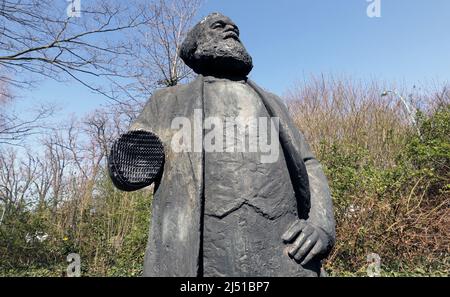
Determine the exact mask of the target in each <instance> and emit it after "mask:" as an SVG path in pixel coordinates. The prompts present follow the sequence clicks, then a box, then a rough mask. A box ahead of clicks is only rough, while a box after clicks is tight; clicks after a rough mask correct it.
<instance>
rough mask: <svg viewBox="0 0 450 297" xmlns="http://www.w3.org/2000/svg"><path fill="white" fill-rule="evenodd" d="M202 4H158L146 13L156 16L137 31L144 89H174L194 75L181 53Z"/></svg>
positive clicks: (173, 0) (175, 0)
mask: <svg viewBox="0 0 450 297" xmlns="http://www.w3.org/2000/svg"><path fill="white" fill-rule="evenodd" d="M202 3H203V1H202V0H157V1H154V2H152V3H150V4H149V8H148V9H147V10H146V11H151V12H153V17H152V18H151V20H150V21H149V22H148V23H147V24H146V26H144V27H141V28H139V30H138V31H139V33H140V34H139V36H138V38H140V39H141V40H143V42H141V48H140V52H139V55H140V56H141V59H140V60H139V62H140V64H139V66H140V67H139V68H140V69H141V70H142V73H141V75H140V76H139V82H140V86H141V87H142V89H144V90H152V89H154V88H155V87H161V86H174V85H176V84H178V82H180V81H182V80H184V79H186V78H188V77H189V76H190V75H191V74H192V72H191V70H190V69H189V68H188V67H187V66H186V65H185V64H184V63H183V61H181V59H180V56H179V49H180V47H181V43H182V42H183V40H184V38H185V36H186V34H187V32H188V30H189V29H190V27H191V26H192V23H193V21H194V20H195V17H196V15H197V12H198V10H199V8H200V6H201V5H202ZM148 19H150V18H149V17H148Z"/></svg>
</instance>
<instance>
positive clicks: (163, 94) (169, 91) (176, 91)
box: [152, 78, 201, 100]
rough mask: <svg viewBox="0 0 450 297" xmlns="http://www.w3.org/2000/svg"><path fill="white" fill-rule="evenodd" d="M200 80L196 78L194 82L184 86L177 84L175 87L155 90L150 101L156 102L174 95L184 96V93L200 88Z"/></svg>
mask: <svg viewBox="0 0 450 297" xmlns="http://www.w3.org/2000/svg"><path fill="white" fill-rule="evenodd" d="M199 83H201V80H200V78H196V79H195V80H193V81H191V82H188V83H185V84H177V85H175V86H170V87H164V88H161V89H157V90H156V91H155V92H154V93H153V96H152V99H156V100H158V99H159V98H167V97H171V96H175V95H180V94H184V93H186V92H190V91H192V90H194V89H198V88H201V85H199Z"/></svg>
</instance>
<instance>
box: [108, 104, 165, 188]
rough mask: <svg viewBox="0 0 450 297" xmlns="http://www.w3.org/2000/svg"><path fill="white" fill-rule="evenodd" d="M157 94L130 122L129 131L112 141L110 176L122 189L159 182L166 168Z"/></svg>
mask: <svg viewBox="0 0 450 297" xmlns="http://www.w3.org/2000/svg"><path fill="white" fill-rule="evenodd" d="M155 97H156V96H152V98H151V99H150V100H149V101H148V102H147V104H146V105H145V107H144V110H143V111H142V112H141V114H140V115H139V116H138V118H137V119H136V120H135V121H134V122H133V123H132V124H131V126H130V128H129V131H128V132H126V133H124V134H122V135H120V136H119V137H118V139H116V141H114V143H113V144H112V147H111V150H110V154H109V156H108V169H109V175H110V177H111V179H112V181H113V183H114V185H115V186H116V187H117V188H119V189H120V190H123V191H135V190H139V189H141V188H144V187H146V186H149V185H151V184H152V183H154V182H156V183H158V181H159V179H160V177H161V174H162V170H163V168H164V159H165V158H164V157H165V153H164V145H163V143H162V141H161V139H160V138H159V135H158V126H157V125H156V119H157V115H158V111H157V107H158V106H157V102H156V100H155Z"/></svg>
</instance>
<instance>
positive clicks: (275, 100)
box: [247, 80, 286, 108]
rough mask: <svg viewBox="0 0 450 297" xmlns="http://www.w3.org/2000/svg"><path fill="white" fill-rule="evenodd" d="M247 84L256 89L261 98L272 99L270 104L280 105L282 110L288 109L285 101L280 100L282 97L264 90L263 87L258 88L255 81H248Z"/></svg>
mask: <svg viewBox="0 0 450 297" xmlns="http://www.w3.org/2000/svg"><path fill="white" fill-rule="evenodd" d="M247 83H248V84H249V85H250V86H251V87H252V88H253V89H255V90H256V91H257V92H258V93H259V95H260V96H262V97H263V98H267V99H270V102H273V103H275V104H277V105H279V106H280V107H282V108H285V107H286V103H285V102H284V101H283V99H281V98H280V96H278V95H276V94H274V93H272V92H270V91H268V90H266V89H263V88H262V87H260V86H258V85H257V84H256V83H255V82H254V81H252V80H248V81H247ZM265 101H266V100H265Z"/></svg>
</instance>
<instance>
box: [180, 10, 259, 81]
mask: <svg viewBox="0 0 450 297" xmlns="http://www.w3.org/2000/svg"><path fill="white" fill-rule="evenodd" d="M180 57H181V59H183V61H184V62H185V63H186V65H188V66H189V67H190V68H192V70H194V71H195V72H196V73H198V74H203V75H212V76H218V77H246V76H247V75H248V74H249V73H250V71H251V70H252V68H253V63H252V57H251V56H250V55H249V54H248V52H247V50H246V49H245V47H244V45H243V44H242V43H241V41H240V39H239V29H238V27H237V26H236V25H235V24H234V23H233V21H232V20H230V19H229V18H228V17H226V16H224V15H222V14H220V13H212V14H210V15H208V16H207V17H206V18H205V19H203V20H202V21H201V22H200V23H198V24H197V25H195V27H194V28H193V29H192V30H191V31H190V32H189V33H188V35H187V37H186V39H185V40H184V42H183V44H182V45H181V49H180Z"/></svg>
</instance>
